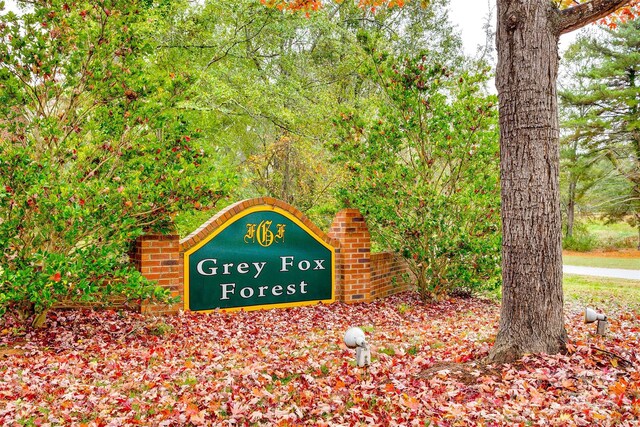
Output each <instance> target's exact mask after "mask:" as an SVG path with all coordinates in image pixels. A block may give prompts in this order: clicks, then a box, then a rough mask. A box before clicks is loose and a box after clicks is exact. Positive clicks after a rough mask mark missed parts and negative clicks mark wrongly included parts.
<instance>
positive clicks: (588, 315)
mask: <svg viewBox="0 0 640 427" xmlns="http://www.w3.org/2000/svg"><path fill="white" fill-rule="evenodd" d="M593 322H598V329H597V331H596V333H597V334H598V335H604V334H605V333H606V331H607V316H605V315H604V314H602V313H598V312H596V311H595V310H592V309H590V308H586V309H585V310H584V323H593Z"/></svg>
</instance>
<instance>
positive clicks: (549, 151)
mask: <svg viewBox="0 0 640 427" xmlns="http://www.w3.org/2000/svg"><path fill="white" fill-rule="evenodd" d="M626 2H627V1H625V0H592V1H590V2H588V3H586V4H584V5H581V6H576V7H572V8H570V9H567V10H564V11H559V10H558V9H557V8H556V7H555V6H554V4H553V3H552V2H551V1H548V0H498V1H497V4H498V25H497V33H496V45H497V50H498V66H497V71H496V86H497V89H498V98H499V102H500V107H499V108H500V179H501V185H502V188H501V192H502V193H501V197H502V236H503V237H502V239H503V242H502V269H503V272H502V278H503V281H502V307H501V312H500V327H499V330H498V335H497V337H496V341H495V344H494V346H493V348H492V350H491V352H490V354H489V360H490V361H494V362H507V361H513V360H515V359H518V358H520V357H521V356H522V355H523V354H525V353H550V354H553V353H562V352H565V351H566V348H567V347H566V341H567V332H566V330H565V327H564V312H563V293H562V246H561V236H562V222H561V208H560V188H559V168H560V154H559V143H558V135H559V131H558V104H557V96H556V81H557V75H558V39H559V37H560V34H563V33H565V32H568V31H572V30H574V29H577V28H580V27H581V26H584V25H586V24H588V23H589V22H592V21H594V20H595V19H599V18H601V17H603V16H605V15H606V14H608V13H610V12H612V11H614V10H615V9H616V8H618V7H619V6H621V5H623V4H624V3H626Z"/></svg>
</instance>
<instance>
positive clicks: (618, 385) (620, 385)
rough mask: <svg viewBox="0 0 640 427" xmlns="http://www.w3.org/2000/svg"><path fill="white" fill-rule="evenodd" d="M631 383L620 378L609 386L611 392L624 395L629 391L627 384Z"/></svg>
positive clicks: (618, 395)
mask: <svg viewBox="0 0 640 427" xmlns="http://www.w3.org/2000/svg"><path fill="white" fill-rule="evenodd" d="M628 384H629V383H628V382H627V380H625V379H624V378H620V379H619V380H618V381H616V382H615V383H614V384H612V385H611V386H609V392H610V393H613V394H615V395H616V396H617V397H621V396H624V394H625V393H626V392H627V385H628Z"/></svg>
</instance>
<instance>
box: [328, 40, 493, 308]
mask: <svg viewBox="0 0 640 427" xmlns="http://www.w3.org/2000/svg"><path fill="white" fill-rule="evenodd" d="M370 64H371V65H370V66H369V67H368V68H367V69H366V70H365V71H364V74H365V75H366V77H367V78H368V79H370V80H371V81H372V82H375V83H376V84H377V85H378V87H379V90H380V91H382V92H383V93H384V96H383V97H382V100H381V101H380V102H378V103H375V104H374V105H372V106H367V108H366V109H353V110H346V111H344V112H343V113H342V115H341V117H340V119H339V120H337V121H336V125H337V126H338V127H339V128H340V129H341V130H342V131H343V134H342V141H341V142H340V143H336V144H334V146H333V149H334V150H335V152H336V158H337V159H338V160H340V161H343V162H344V164H345V165H346V172H347V173H348V180H347V183H346V184H345V185H344V186H343V187H342V188H341V189H340V192H339V195H340V197H341V199H342V200H343V201H344V202H345V203H346V204H348V205H352V206H354V207H357V208H359V209H360V210H361V211H362V212H363V214H364V215H365V217H366V218H367V223H368V224H369V226H370V227H371V229H372V233H373V234H374V237H375V238H376V239H377V240H379V241H381V242H382V243H383V244H384V245H386V246H387V247H390V248H391V249H393V250H395V251H397V252H398V253H400V254H402V255H403V256H404V257H405V259H407V261H408V263H409V266H410V268H411V270H412V272H413V274H414V275H415V277H416V279H417V286H418V290H419V292H420V294H421V295H422V297H423V298H424V299H437V298H440V297H442V296H443V295H444V294H446V293H450V292H452V291H454V290H456V289H459V288H465V289H473V290H479V289H482V288H487V287H489V288H490V287H494V286H497V284H498V283H499V274H500V269H499V266H500V256H499V254H500V235H499V189H498V138H497V121H496V118H497V111H496V108H495V106H494V105H495V99H494V98H493V97H487V96H484V95H482V93H481V90H480V87H481V85H482V84H483V82H484V81H485V79H486V78H487V77H486V74H485V73H486V70H485V71H484V72H479V73H473V72H469V71H464V69H462V67H461V66H460V64H455V63H452V62H448V58H446V57H442V56H438V55H437V54H435V53H434V52H424V53H422V54H418V55H413V56H405V57H399V58H396V57H394V56H393V55H387V54H384V53H379V52H375V53H374V52H373V50H372V56H371V62H370Z"/></svg>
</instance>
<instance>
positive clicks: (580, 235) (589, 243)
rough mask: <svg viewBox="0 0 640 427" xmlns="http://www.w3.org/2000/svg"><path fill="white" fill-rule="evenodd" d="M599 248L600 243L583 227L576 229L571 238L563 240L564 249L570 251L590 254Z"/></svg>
mask: <svg viewBox="0 0 640 427" xmlns="http://www.w3.org/2000/svg"><path fill="white" fill-rule="evenodd" d="M596 247H598V241H597V240H596V238H595V237H594V236H593V235H592V234H590V233H589V231H588V230H586V229H585V228H584V227H583V226H578V227H575V228H574V232H573V233H572V234H571V236H569V237H565V238H564V239H562V248H563V249H567V250H570V251H578V252H589V251H592V250H594V249H595V248H596Z"/></svg>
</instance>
